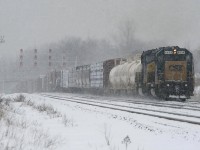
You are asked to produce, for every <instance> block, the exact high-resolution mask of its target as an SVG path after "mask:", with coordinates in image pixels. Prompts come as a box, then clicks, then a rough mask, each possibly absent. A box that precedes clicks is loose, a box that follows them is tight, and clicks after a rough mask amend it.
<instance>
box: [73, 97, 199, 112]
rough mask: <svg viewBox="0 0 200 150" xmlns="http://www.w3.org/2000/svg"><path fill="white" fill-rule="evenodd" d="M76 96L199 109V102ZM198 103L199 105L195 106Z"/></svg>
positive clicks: (183, 108)
mask: <svg viewBox="0 0 200 150" xmlns="http://www.w3.org/2000/svg"><path fill="white" fill-rule="evenodd" d="M76 98H80V99H82V98H85V99H98V100H101V101H113V102H125V103H130V104H140V105H146V106H156V107H164V108H174V109H182V110H191V111H200V103H198V102H197V103H195V104H191V103H190V102H184V103H183V102H173V101H163V102H162V101H158V100H156V99H152V100H148V101H147V100H144V99H140V100H133V99H124V98H123V99H120V98H112V97H106V99H105V98H102V97H99V96H76ZM197 104H199V106H196V105H197Z"/></svg>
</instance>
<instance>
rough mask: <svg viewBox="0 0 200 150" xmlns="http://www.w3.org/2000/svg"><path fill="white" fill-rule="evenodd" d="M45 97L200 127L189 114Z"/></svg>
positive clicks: (199, 119) (199, 117)
mask: <svg viewBox="0 0 200 150" xmlns="http://www.w3.org/2000/svg"><path fill="white" fill-rule="evenodd" d="M41 95H42V96H44V97H48V98H53V99H57V100H63V101H69V102H73V103H79V104H84V105H90V106H95V107H100V108H106V109H112V110H118V111H123V112H128V113H134V114H141V115H146V116H151V117H157V118H162V119H168V120H173V121H178V122H184V123H190V124H195V125H200V116H197V115H189V114H181V113H174V112H169V111H160V110H154V109H149V108H138V107H133V106H124V105H119V104H113V103H109V102H102V101H95V100H88V99H86V98H80V97H71V96H68V97H60V96H55V95H48V94H41Z"/></svg>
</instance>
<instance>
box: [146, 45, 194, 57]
mask: <svg viewBox="0 0 200 150" xmlns="http://www.w3.org/2000/svg"><path fill="white" fill-rule="evenodd" d="M174 49H176V50H185V51H187V52H189V51H188V50H187V49H185V48H180V47H178V46H168V47H160V48H156V49H151V50H147V51H144V52H143V53H142V56H144V55H156V54H158V53H160V52H162V51H164V50H167V51H172V50H174ZM189 53H190V52H189Z"/></svg>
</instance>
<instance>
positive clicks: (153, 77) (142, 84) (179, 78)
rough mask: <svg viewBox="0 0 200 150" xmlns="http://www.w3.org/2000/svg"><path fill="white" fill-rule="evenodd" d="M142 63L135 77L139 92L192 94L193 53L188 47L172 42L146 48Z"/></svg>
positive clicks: (160, 94)
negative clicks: (173, 44) (171, 45)
mask: <svg viewBox="0 0 200 150" xmlns="http://www.w3.org/2000/svg"><path fill="white" fill-rule="evenodd" d="M141 64H142V70H141V73H139V74H138V76H139V77H138V78H137V79H138V80H136V81H137V82H138V84H137V85H138V88H139V89H141V93H151V94H152V95H156V96H158V97H161V98H164V99H168V98H170V97H177V96H178V98H181V99H182V100H185V99H186V98H190V96H192V95H193V91H194V64H193V55H192V53H191V52H189V51H188V50H187V49H185V48H179V47H178V46H174V47H162V48H159V49H153V50H148V51H145V52H143V54H142V56H141Z"/></svg>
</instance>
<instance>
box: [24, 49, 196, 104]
mask: <svg viewBox="0 0 200 150" xmlns="http://www.w3.org/2000/svg"><path fill="white" fill-rule="evenodd" d="M36 83H37V84H36V85H37V86H36V85H35V86H36V89H37V90H38V92H40V91H41V92H45V91H57V90H63V91H66V92H92V93H98V94H107V93H114V94H122V93H123V94H139V95H141V96H144V95H152V96H156V97H159V98H162V99H166V100H167V99H169V98H178V99H181V100H185V99H189V98H190V96H192V95H193V91H194V64H193V55H192V53H191V52H190V51H188V50H187V49H185V48H179V47H178V46H172V47H160V48H157V49H152V50H147V51H144V52H143V53H142V54H141V55H136V56H135V57H134V58H132V59H125V58H116V59H110V60H106V61H103V62H98V63H95V64H91V65H82V66H76V67H73V68H71V69H68V70H60V71H51V72H49V73H48V74H47V75H45V76H41V77H40V78H38V79H37V82H36ZM27 89H28V88H27Z"/></svg>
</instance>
